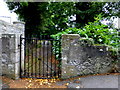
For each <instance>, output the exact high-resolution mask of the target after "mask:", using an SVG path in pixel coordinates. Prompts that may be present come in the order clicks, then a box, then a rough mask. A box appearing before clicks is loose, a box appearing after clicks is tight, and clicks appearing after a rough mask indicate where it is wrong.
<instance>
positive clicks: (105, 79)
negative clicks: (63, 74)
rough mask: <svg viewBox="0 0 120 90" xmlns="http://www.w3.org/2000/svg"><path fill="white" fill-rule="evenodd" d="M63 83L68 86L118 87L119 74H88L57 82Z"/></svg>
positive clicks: (58, 83)
mask: <svg viewBox="0 0 120 90" xmlns="http://www.w3.org/2000/svg"><path fill="white" fill-rule="evenodd" d="M119 77H120V76H119ZM62 84H64V85H65V84H67V87H68V88H118V75H100V76H87V77H81V78H78V79H74V80H72V81H61V82H57V85H62Z"/></svg>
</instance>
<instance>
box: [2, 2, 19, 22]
mask: <svg viewBox="0 0 120 90" xmlns="http://www.w3.org/2000/svg"><path fill="white" fill-rule="evenodd" d="M17 17H18V16H17V15H16V14H15V13H14V12H10V10H9V9H8V7H7V4H6V3H5V2H4V0H0V20H4V21H6V22H9V23H12V22H13V21H17Z"/></svg>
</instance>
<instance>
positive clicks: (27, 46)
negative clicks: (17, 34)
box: [26, 39, 30, 77]
mask: <svg viewBox="0 0 120 90" xmlns="http://www.w3.org/2000/svg"><path fill="white" fill-rule="evenodd" d="M27 41H28V39H26V49H27V48H28V52H27V53H26V54H28V55H27V57H28V61H27V62H28V77H29V65H30V63H29V44H28V42H27Z"/></svg>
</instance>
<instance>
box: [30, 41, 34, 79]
mask: <svg viewBox="0 0 120 90" xmlns="http://www.w3.org/2000/svg"><path fill="white" fill-rule="evenodd" d="M30 41H31V43H32V44H31V45H32V46H33V40H32V39H30ZM31 54H32V55H31V59H32V60H31V61H32V63H31V64H33V47H31ZM31 76H32V77H33V66H32V68H31Z"/></svg>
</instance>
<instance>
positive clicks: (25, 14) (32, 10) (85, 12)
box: [7, 2, 105, 35]
mask: <svg viewBox="0 0 120 90" xmlns="http://www.w3.org/2000/svg"><path fill="white" fill-rule="evenodd" d="M7 4H8V7H9V9H10V10H12V11H14V12H15V13H17V14H18V15H19V19H20V20H22V21H24V22H25V23H26V24H25V28H26V30H25V31H26V32H25V33H26V35H29V34H30V35H32V34H49V35H51V34H56V33H58V32H61V31H64V30H66V29H67V28H68V27H73V25H74V26H76V27H77V28H78V27H83V26H84V25H85V24H88V22H90V21H94V17H95V16H96V15H98V14H99V13H102V14H103V12H102V7H103V5H104V4H105V3H99V2H37V3H36V2H7ZM72 16H74V17H76V20H70V19H71V18H72Z"/></svg>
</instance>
